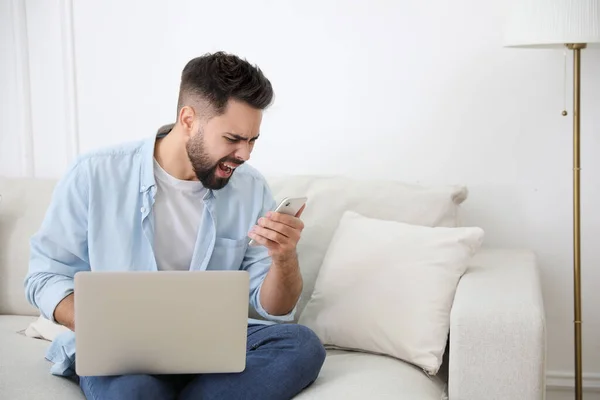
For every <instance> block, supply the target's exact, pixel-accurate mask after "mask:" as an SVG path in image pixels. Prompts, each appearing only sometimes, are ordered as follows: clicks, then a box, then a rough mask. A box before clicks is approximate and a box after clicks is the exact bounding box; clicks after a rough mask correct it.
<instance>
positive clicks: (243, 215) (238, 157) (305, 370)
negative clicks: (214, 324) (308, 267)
mask: <svg viewBox="0 0 600 400" xmlns="http://www.w3.org/2000/svg"><path fill="white" fill-rule="evenodd" d="M272 99H273V90H272V87H271V83H270V82H269V80H268V79H267V78H265V76H264V75H263V73H262V72H261V71H260V70H259V69H258V68H256V67H254V66H252V65H250V64H249V63H248V62H246V61H243V60H241V59H240V58H238V57H236V56H233V55H228V54H225V53H222V52H219V53H216V54H210V55H205V56H202V57H198V58H195V59H193V60H191V61H190V62H189V63H188V64H187V65H186V66H185V68H184V70H183V73H182V77H181V85H180V93H179V101H178V105H177V119H176V123H175V124H173V125H172V126H167V127H166V128H165V129H162V130H160V131H159V133H158V135H156V136H155V135H152V136H151V138H150V139H148V140H143V141H140V142H135V143H128V144H124V145H121V146H117V147H111V148H107V149H102V150H99V151H95V152H92V153H89V154H86V155H83V156H80V157H79V158H78V160H77V161H76V162H75V163H74V164H73V165H72V167H71V168H70V169H69V171H68V172H67V173H66V175H65V176H64V177H63V178H62V179H61V180H60V182H59V183H58V184H57V187H56V189H55V192H54V195H53V198H52V201H51V204H50V206H49V209H48V211H47V214H46V217H45V219H44V221H43V223H42V226H41V228H40V230H39V232H37V233H36V234H35V235H34V236H33V238H32V239H31V259H30V267H29V274H28V275H27V277H26V280H25V290H26V295H27V298H28V300H29V302H30V303H31V304H33V305H34V306H36V307H37V308H39V310H40V312H41V314H42V315H43V316H44V317H46V318H48V319H50V320H51V321H54V322H57V323H59V324H62V325H64V326H66V327H68V328H69V329H70V331H69V332H67V333H66V334H64V335H63V336H61V337H59V338H57V339H56V340H55V341H54V342H53V343H52V345H51V347H50V349H49V351H48V354H47V358H48V359H49V360H50V361H52V362H53V363H54V365H53V369H52V373H54V374H56V375H71V374H73V371H74V364H73V363H74V359H75V358H74V351H75V346H74V336H75V335H74V333H73V332H74V331H75V330H76V329H77V327H76V325H75V320H74V307H73V296H74V294H73V293H74V281H73V277H74V275H75V273H77V272H78V271H86V270H92V271H106V270H123V269H127V270H151V271H164V270H210V269H229V270H237V269H244V270H247V271H248V272H249V274H250V296H249V302H250V304H251V305H252V306H253V307H254V309H255V310H256V311H257V312H258V313H259V314H261V315H262V316H263V317H265V318H266V319H268V320H271V321H272V322H271V323H270V324H254V323H250V324H249V325H248V346H249V347H248V351H247V367H246V370H245V371H244V372H242V373H239V374H214V375H212V374H205V375H197V376H189V375H185V376H172V375H168V376H150V375H125V376H116V377H80V379H79V384H80V386H81V388H82V390H83V392H84V394H85V395H86V397H87V398H89V399H128V400H131V399H137V398H139V399H144V400H149V399H171V398H173V399H174V398H178V397H179V398H182V399H245V398H247V399H289V398H292V397H294V396H295V395H296V394H297V393H299V392H300V391H302V390H303V389H304V388H305V387H307V386H308V385H310V384H311V383H312V382H313V381H314V380H315V379H316V378H317V376H318V374H319V372H320V369H321V366H322V364H323V362H324V358H325V351H324V348H323V346H322V345H321V343H320V342H319V340H318V338H317V337H316V335H315V334H314V333H313V332H312V331H310V330H309V329H307V328H306V327H303V326H300V325H297V324H277V323H273V322H277V321H291V320H293V316H294V311H295V307H296V303H297V301H298V298H299V296H300V293H301V290H302V277H301V275H300V271H299V267H298V258H297V255H296V244H297V243H298V240H299V239H300V235H301V232H302V229H303V224H302V222H301V220H300V219H299V217H300V215H299V214H301V212H302V211H300V212H299V214H298V215H297V216H295V217H292V216H287V215H284V214H280V213H274V212H272V210H273V209H274V207H275V203H274V199H273V197H272V195H271V193H270V190H269V188H268V186H267V184H266V182H265V180H264V178H263V177H262V176H261V175H260V174H259V173H258V172H257V171H255V170H254V169H252V168H251V167H250V166H248V165H247V164H245V161H247V160H248V159H249V157H250V153H251V152H252V149H253V147H254V145H255V143H256V141H257V139H258V137H259V128H260V124H261V120H262V113H263V110H264V109H266V108H267V107H268V106H269V105H270V103H271V102H272ZM248 237H249V238H252V239H254V240H255V241H257V242H258V243H259V244H260V245H262V246H258V247H252V246H248V245H247V243H248V241H249V239H248ZM107 295H109V294H107ZM99 301H101V299H99ZM215 301H219V299H215ZM206 329H210V326H207V327H206Z"/></svg>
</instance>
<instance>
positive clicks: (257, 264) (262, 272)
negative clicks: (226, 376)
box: [242, 182, 298, 322]
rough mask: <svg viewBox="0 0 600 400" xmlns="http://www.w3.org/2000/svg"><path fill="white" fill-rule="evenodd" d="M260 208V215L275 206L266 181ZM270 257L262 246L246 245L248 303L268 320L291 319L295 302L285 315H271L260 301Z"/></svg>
mask: <svg viewBox="0 0 600 400" xmlns="http://www.w3.org/2000/svg"><path fill="white" fill-rule="evenodd" d="M262 197H263V201H262V208H261V210H260V213H259V214H260V216H262V215H265V214H266V213H267V212H268V211H273V210H275V208H276V206H277V205H276V203H275V199H274V198H273V195H272V193H271V190H270V189H269V187H268V185H267V184H266V182H265V183H264V188H263V193H262ZM271 263H272V260H271V257H270V256H269V251H268V250H267V249H266V248H265V247H264V246H248V249H247V250H246V254H245V256H244V261H243V263H242V268H243V269H245V270H247V271H248V272H249V274H250V305H251V306H252V307H253V308H254V310H256V312H257V313H258V314H259V315H260V316H262V317H263V318H265V319H267V320H270V321H277V322H289V321H293V319H294V315H295V314H296V309H297V307H298V305H297V303H296V305H295V306H294V308H293V309H292V311H290V312H289V313H288V314H285V315H271V314H269V313H268V312H267V311H266V310H265V309H264V308H263V306H262V304H261V303H260V291H261V288H262V285H263V282H264V280H265V277H266V276H267V273H268V272H269V269H270V268H271Z"/></svg>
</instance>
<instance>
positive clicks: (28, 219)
mask: <svg viewBox="0 0 600 400" xmlns="http://www.w3.org/2000/svg"><path fill="white" fill-rule="evenodd" d="M55 184H56V181H54V180H45V179H26V178H24V179H9V178H0V194H1V195H2V203H0V314H20V315H39V312H38V311H37V310H36V309H35V308H34V307H32V306H31V305H30V304H29V303H28V302H27V300H26V298H25V290H24V287H23V281H24V279H25V275H26V274H27V269H28V265H29V239H30V238H31V236H32V235H33V234H34V233H35V232H36V231H37V230H38V228H39V227H40V225H41V223H42V219H43V218H44V215H45V214H46V208H47V207H48V205H49V204H50V198H51V196H52V191H53V190H54V185H55Z"/></svg>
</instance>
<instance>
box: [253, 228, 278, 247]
mask: <svg viewBox="0 0 600 400" xmlns="http://www.w3.org/2000/svg"><path fill="white" fill-rule="evenodd" d="M248 236H250V238H252V239H253V240H254V241H255V242H256V243H258V244H260V245H263V246H265V247H266V248H268V249H271V248H274V247H275V246H278V244H277V243H276V242H274V241H272V240H269V239H267V238H266V237H264V236H261V235H260V234H258V233H256V232H255V231H254V230H251V231H250V233H249V234H248Z"/></svg>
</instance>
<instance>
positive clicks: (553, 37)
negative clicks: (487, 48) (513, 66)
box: [504, 0, 600, 48]
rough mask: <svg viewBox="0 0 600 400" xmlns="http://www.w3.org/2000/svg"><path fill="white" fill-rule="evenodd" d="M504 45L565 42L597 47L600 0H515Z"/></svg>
mask: <svg viewBox="0 0 600 400" xmlns="http://www.w3.org/2000/svg"><path fill="white" fill-rule="evenodd" d="M513 4H514V6H513V8H512V10H511V12H510V13H509V16H508V19H507V25H506V32H505V42H504V44H505V46H506V47H531V48H553V47H557V48H564V45H565V44H567V43H586V44H588V47H590V46H592V47H596V46H598V47H600V0H514V1H513Z"/></svg>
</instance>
